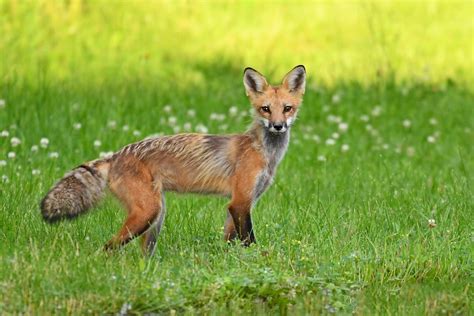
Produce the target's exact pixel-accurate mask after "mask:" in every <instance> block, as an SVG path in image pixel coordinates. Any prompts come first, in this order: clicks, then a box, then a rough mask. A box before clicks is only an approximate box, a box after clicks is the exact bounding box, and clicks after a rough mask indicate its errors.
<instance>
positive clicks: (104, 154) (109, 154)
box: [99, 151, 114, 158]
mask: <svg viewBox="0 0 474 316" xmlns="http://www.w3.org/2000/svg"><path fill="white" fill-rule="evenodd" d="M113 154H114V152H113V151H101V152H100V153H99V157H100V158H109V157H112V155H113Z"/></svg>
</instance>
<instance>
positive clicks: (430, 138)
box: [426, 135, 436, 144]
mask: <svg viewBox="0 0 474 316" xmlns="http://www.w3.org/2000/svg"><path fill="white" fill-rule="evenodd" d="M426 140H427V141H428V143H431V144H433V143H435V142H436V137H434V136H432V135H430V136H428V137H427V138H426Z"/></svg>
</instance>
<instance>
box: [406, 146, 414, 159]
mask: <svg viewBox="0 0 474 316" xmlns="http://www.w3.org/2000/svg"><path fill="white" fill-rule="evenodd" d="M407 156H408V157H413V156H415V147H412V146H409V147H407Z"/></svg>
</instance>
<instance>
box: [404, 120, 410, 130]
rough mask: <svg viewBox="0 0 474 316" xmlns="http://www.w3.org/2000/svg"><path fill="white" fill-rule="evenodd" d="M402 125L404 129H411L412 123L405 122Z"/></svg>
mask: <svg viewBox="0 0 474 316" xmlns="http://www.w3.org/2000/svg"><path fill="white" fill-rule="evenodd" d="M402 124H403V127H405V128H410V126H411V121H410V120H403V122H402Z"/></svg>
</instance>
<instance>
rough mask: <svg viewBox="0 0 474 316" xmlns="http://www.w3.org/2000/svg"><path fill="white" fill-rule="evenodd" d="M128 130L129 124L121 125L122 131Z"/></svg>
mask: <svg viewBox="0 0 474 316" xmlns="http://www.w3.org/2000/svg"><path fill="white" fill-rule="evenodd" d="M129 130H130V126H128V125H124V126H123V127H122V131H124V132H128V131H129Z"/></svg>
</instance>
